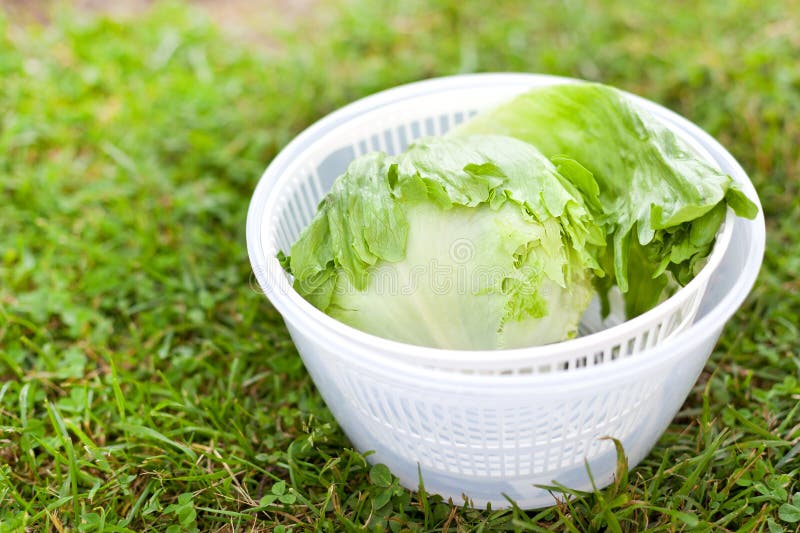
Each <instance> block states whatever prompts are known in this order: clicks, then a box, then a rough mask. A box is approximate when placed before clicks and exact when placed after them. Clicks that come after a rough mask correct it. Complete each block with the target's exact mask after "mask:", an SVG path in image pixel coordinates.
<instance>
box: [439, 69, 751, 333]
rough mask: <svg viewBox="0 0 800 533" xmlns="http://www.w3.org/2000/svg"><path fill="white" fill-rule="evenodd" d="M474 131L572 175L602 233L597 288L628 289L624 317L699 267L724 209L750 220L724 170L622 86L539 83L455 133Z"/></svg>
mask: <svg viewBox="0 0 800 533" xmlns="http://www.w3.org/2000/svg"><path fill="white" fill-rule="evenodd" d="M472 134H498V135H507V136H511V137H515V138H517V139H520V140H523V141H525V142H528V143H530V144H532V145H534V146H536V147H537V148H538V149H539V150H540V151H541V152H542V153H543V154H545V155H546V156H548V157H551V158H552V159H553V161H554V163H555V164H556V165H557V168H558V169H559V171H560V172H562V173H565V174H568V175H570V176H572V178H573V183H574V184H575V186H576V187H577V188H579V189H580V190H581V192H582V193H583V194H584V196H585V198H586V203H587V205H588V206H589V208H590V209H591V210H592V212H593V214H595V215H596V217H597V221H598V222H599V224H600V225H602V226H603V228H604V231H605V233H606V235H607V238H608V246H607V248H606V252H605V255H604V257H602V258H601V259H600V260H601V263H602V265H603V269H604V270H605V271H606V273H607V274H609V275H608V276H606V277H604V278H597V283H596V285H597V287H598V289H599V290H600V292H601V295H603V296H606V295H607V293H608V290H609V289H610V288H611V287H612V286H613V285H615V284H616V285H618V286H619V288H620V289H621V291H622V292H623V293H627V294H626V297H625V301H626V314H627V315H628V317H629V318H630V317H633V316H636V315H638V314H641V313H643V312H645V311H647V310H648V309H650V308H652V307H653V306H654V305H656V304H657V303H658V301H659V299H661V298H662V297H663V294H664V290H665V288H666V287H667V284H668V277H669V276H668V274H667V272H669V273H671V275H672V276H673V278H674V279H675V280H676V281H677V282H678V283H681V284H685V283H687V282H688V281H689V280H690V279H691V278H692V277H693V276H694V275H695V274H696V273H697V271H698V270H699V269H700V268H701V267H702V265H703V262H704V260H705V259H706V258H707V257H708V255H709V253H710V252H711V249H712V247H713V244H714V239H715V235H716V233H717V230H718V229H719V227H720V225H721V223H722V221H723V219H724V217H725V211H726V206H727V207H731V208H732V209H733V210H734V211H735V212H736V214H738V215H741V216H745V217H748V218H752V217H754V216H755V214H756V206H755V205H754V204H753V203H752V202H751V201H750V200H749V199H748V198H747V197H746V196H745V195H744V194H743V193H742V192H741V191H739V190H738V189H736V188H735V186H734V184H733V182H732V179H731V178H730V177H729V176H727V175H726V174H724V173H722V172H721V171H720V170H719V169H717V168H715V167H713V166H711V165H709V164H708V163H706V162H705V161H704V160H703V159H702V158H701V157H699V156H698V155H697V154H696V153H694V152H693V151H692V149H691V148H690V147H689V146H688V145H687V144H686V143H685V142H683V141H682V140H681V139H679V138H678V137H676V136H675V134H673V133H672V132H671V131H670V130H669V129H667V128H666V127H665V126H664V125H663V124H661V123H660V122H659V121H658V120H656V119H655V118H654V117H652V116H650V115H649V114H648V113H647V112H646V111H645V110H643V109H640V108H639V107H638V106H636V105H635V104H634V103H633V102H632V101H631V99H629V98H628V97H626V96H625V95H624V93H622V92H621V91H618V90H616V89H613V88H611V87H608V86H605V85H600V84H592V83H576V84H563V85H552V86H547V87H541V88H536V89H534V90H531V91H530V92H527V93H525V94H523V95H521V96H518V97H517V98H515V99H513V100H512V101H510V102H508V103H505V104H503V105H500V106H499V107H497V108H495V109H492V110H490V111H488V112H485V113H482V114H480V115H478V116H477V117H475V118H473V119H472V120H471V121H469V122H468V123H467V124H465V125H464V126H462V127H461V128H460V129H459V130H457V131H456V132H454V135H472ZM564 158H566V159H564ZM563 161H566V162H563ZM571 161H576V162H578V163H579V164H580V169H585V170H588V171H589V173H590V174H591V177H590V176H588V175H584V174H582V171H581V170H580V169H578V170H577V171H575V170H574V169H573V171H572V172H570V169H569V168H568V167H569V165H572V163H571ZM594 184H596V185H597V186H598V188H597V190H595V189H594V188H593V187H594Z"/></svg>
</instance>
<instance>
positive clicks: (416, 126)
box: [408, 120, 423, 143]
mask: <svg viewBox="0 0 800 533" xmlns="http://www.w3.org/2000/svg"><path fill="white" fill-rule="evenodd" d="M410 126H411V138H410V139H408V142H409V143H411V142H413V141H415V140H416V139H419V138H420V137H422V136H423V133H422V124H420V122H419V121H418V120H415V121H414V122H412V123H411V124H410Z"/></svg>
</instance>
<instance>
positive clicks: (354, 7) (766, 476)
mask: <svg viewBox="0 0 800 533" xmlns="http://www.w3.org/2000/svg"><path fill="white" fill-rule="evenodd" d="M379 6H380V7H379ZM534 6H537V7H534ZM320 10H321V11H322V13H315V14H314V16H313V18H307V17H302V16H301V17H298V19H297V20H296V24H297V25H298V26H299V29H298V31H296V32H294V33H292V32H282V33H279V32H277V31H274V32H272V34H271V36H270V39H269V43H267V44H264V43H260V42H259V43H250V42H245V41H242V40H240V39H237V38H235V37H233V36H230V35H228V36H226V35H224V34H222V33H220V31H219V30H218V29H215V27H214V25H213V23H212V22H210V21H209V20H207V19H206V18H204V17H203V16H201V15H200V14H199V13H198V12H197V11H193V10H191V9H188V8H185V7H181V6H167V5H164V6H159V7H157V8H154V9H152V10H150V11H148V12H147V13H145V14H144V15H141V16H139V17H138V18H136V19H134V20H132V21H127V22H119V21H117V22H115V21H113V20H108V19H104V18H93V17H87V16H86V15H81V14H77V13H74V12H71V11H69V10H67V11H61V12H56V13H54V16H53V18H52V20H51V21H50V23H49V24H47V25H46V26H44V27H41V26H38V27H37V26H20V25H18V24H15V22H14V21H12V20H10V19H8V18H5V19H3V18H2V15H0V190H1V191H2V204H0V530H2V531H5V530H23V529H25V528H27V529H28V530H30V531H47V530H58V531H62V530H67V529H72V530H80V531H141V530H147V529H157V530H164V529H168V530H170V531H189V530H192V529H195V528H196V529H199V530H201V531H208V530H217V529H220V530H240V529H241V530H249V529H251V528H252V529H255V530H274V531H280V530H281V528H284V529H283V530H294V531H312V530H319V531H345V530H358V529H361V528H364V529H369V530H378V531H380V530H383V529H385V528H390V529H391V530H392V531H400V530H404V531H442V530H450V531H456V530H460V531H467V530H476V531H495V530H507V529H517V530H522V531H524V530H530V531H542V530H556V531H604V530H609V531H639V530H641V529H644V528H645V527H649V528H652V529H653V530H656V531H680V530H692V531H695V530H697V531H720V530H722V531H725V530H728V531H768V532H770V533H773V532H776V531H798V530H800V482H798V478H799V477H800V407H798V405H800V356H798V322H799V320H798V318H799V315H800V294H799V289H800V284H799V283H798V280H797V273H798V272H800V200H799V199H798V198H800V197H799V196H798V185H799V184H800V149H798V146H800V37H798V36H799V35H800V33H798V31H797V28H798V27H800V15H798V13H800V10H798V9H797V5H796V3H793V2H789V1H787V2H785V3H784V4H781V3H780V2H767V3H762V2H756V1H738V2H725V1H716V2H701V3H690V2H680V3H672V2H658V3H655V2H634V3H628V2H620V3H616V4H609V3H606V2H599V1H593V2H546V3H535V4H534V3H529V2H521V1H520V2H510V3H504V4H503V6H502V7H499V6H498V7H492V8H491V9H488V8H487V4H486V3H485V2H471V1H470V2H457V1H455V0H438V1H437V2H434V3H429V2H415V1H409V2H397V3H372V2H366V1H353V2H344V3H338V4H334V5H332V6H330V5H329V6H328V7H325V8H324V9H322V8H320ZM265 31H269V28H265ZM311 31H313V34H314V36H315V38H314V40H313V42H312V41H311V40H309V39H308V38H307V36H308V35H309V33H310V32H311ZM486 70H516V71H531V72H548V73H555V74H564V75H572V76H579V77H585V78H589V79H594V80H601V81H604V82H606V83H610V84H613V85H616V86H619V87H622V88H624V89H628V90H630V91H633V92H635V93H638V94H641V95H643V96H645V97H647V98H650V99H652V100H655V101H658V102H661V103H663V104H665V105H667V106H669V107H670V108H673V109H675V110H676V111H678V112H680V113H681V114H683V115H685V116H687V117H689V118H690V119H692V120H693V121H695V122H697V123H698V124H700V125H701V126H703V127H704V128H705V129H707V130H708V131H709V132H711V133H712V134H713V135H714V136H716V137H717V138H718V139H720V140H721V142H722V143H723V144H724V145H725V146H726V147H728V148H729V149H730V150H731V151H732V153H733V154H734V155H735V156H736V157H737V158H738V159H739V160H740V161H741V162H742V164H743V165H744V167H745V168H746V169H747V170H748V172H749V173H750V175H751V177H752V179H753V181H754V182H755V184H756V187H757V188H758V190H759V193H760V195H761V199H762V201H763V203H764V209H765V213H766V215H767V224H768V242H767V255H766V258H765V262H764V267H763V269H762V272H761V276H760V278H759V281H758V283H757V285H756V287H755V289H754V291H753V293H752V294H751V296H750V298H749V299H748V301H747V303H746V304H745V305H744V306H743V308H742V309H741V310H740V311H739V313H738V314H737V315H736V316H735V317H734V318H733V320H732V322H731V323H730V324H729V325H728V327H727V329H726V331H725V333H724V335H723V337H722V339H721V341H720V343H719V345H718V346H717V349H716V351H715V352H714V354H713V356H712V357H711V359H710V361H709V363H708V365H707V367H706V370H705V371H704V373H703V375H702V377H701V378H700V380H699V382H698V384H697V385H696V387H695V388H694V390H693V391H692V393H691V394H690V396H689V398H688V400H687V402H686V404H685V405H684V407H683V409H682V410H681V412H680V413H679V415H678V416H677V417H676V419H675V420H674V422H673V424H672V426H671V427H670V428H669V430H668V431H667V432H666V434H665V435H664V436H663V438H662V439H661V440H660V442H659V443H658V445H657V447H656V448H655V449H654V450H653V452H652V453H651V454H650V455H649V456H648V457H647V458H646V459H645V460H644V461H643V462H642V463H641V464H640V465H639V466H637V467H636V468H634V469H632V470H631V471H630V472H626V471H625V470H624V469H623V470H622V473H624V475H621V476H620V479H619V480H618V482H617V483H616V484H615V485H612V486H611V487H609V488H607V489H605V490H603V491H601V492H596V493H594V494H582V495H579V497H578V498H576V499H575V500H573V501H572V502H571V503H569V504H564V505H560V506H558V507H552V508H549V509H545V510H541V511H534V512H524V511H520V510H518V509H511V510H507V511H480V510H475V509H471V508H470V507H469V506H467V505H463V504H461V503H460V502H456V505H455V506H452V505H450V504H449V503H447V502H443V501H441V499H440V498H438V497H434V496H431V495H426V494H425V493H424V492H420V493H412V492H409V491H406V490H404V489H401V488H398V486H397V482H396V480H395V479H393V478H391V477H387V473H386V472H385V471H383V469H381V468H380V467H376V468H372V469H371V468H370V467H369V466H368V465H367V463H366V462H365V460H364V458H363V456H362V455H360V454H359V453H357V452H355V451H353V450H352V448H351V445H350V443H349V442H348V441H347V439H346V438H345V437H344V435H343V434H342V432H341V430H340V429H339V428H338V426H337V424H336V422H335V421H334V419H333V418H332V416H331V414H330V413H329V411H328V410H327V408H326V407H325V406H324V404H323V402H322V400H321V399H320V396H319V394H318V393H317V391H316V390H315V388H314V386H313V384H312V382H311V380H310V378H309V377H308V374H307V373H306V371H305V370H304V368H303V366H302V363H301V361H300V359H299V357H298V356H297V353H296V351H295V349H294V347H293V345H292V343H291V341H290V339H289V337H288V335H287V332H286V330H285V329H284V326H283V323H282V321H281V319H280V317H279V315H278V314H277V313H276V312H275V311H274V310H273V309H272V308H271V307H270V305H269V303H268V302H267V300H266V299H265V298H264V297H263V296H262V295H260V294H259V293H258V291H257V290H255V289H254V283H253V278H252V276H251V273H250V267H249V264H248V260H247V256H246V250H245V242H244V222H245V214H246V209H247V204H248V201H249V197H250V194H251V192H252V190H253V188H254V186H255V183H256V181H257V179H258V177H259V176H260V173H261V172H262V171H263V169H264V167H265V166H266V165H267V163H268V162H269V161H270V159H271V158H272V157H273V156H274V155H275V153H276V152H277V151H278V150H279V149H280V148H281V147H282V146H283V145H285V144H286V143H287V142H288V141H289V140H290V139H291V138H292V136H293V135H295V134H296V133H297V132H298V131H300V130H301V129H302V128H303V127H305V126H307V125H308V124H310V123H311V122H312V121H314V120H315V119H316V118H319V117H320V116H322V115H324V114H326V113H327V112H329V111H331V110H333V109H335V108H337V107H339V106H341V105H343V104H345V103H347V102H349V101H352V100H353V99H356V98H358V97H361V96H363V95H366V94H369V93H372V92H375V91H377V90H380V89H383V88H386V87H390V86H393V85H397V84H400V83H403V82H408V81H411V80H417V79H422V78H427V77H431V76H436V75H445V74H453V73H458V72H471V71H486Z"/></svg>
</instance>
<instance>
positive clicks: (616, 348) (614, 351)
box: [611, 344, 622, 361]
mask: <svg viewBox="0 0 800 533" xmlns="http://www.w3.org/2000/svg"><path fill="white" fill-rule="evenodd" d="M621 350H622V347H621V346H620V345H619V344H617V345H616V346H614V347H613V348H611V360H612V361H614V360H616V359H619V353H620V351H621Z"/></svg>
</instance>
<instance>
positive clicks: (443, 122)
mask: <svg viewBox="0 0 800 533" xmlns="http://www.w3.org/2000/svg"><path fill="white" fill-rule="evenodd" d="M448 131H450V117H448V116H447V115H441V116H440V117H439V133H440V134H441V135H444V134H445V133H447V132H448Z"/></svg>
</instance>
